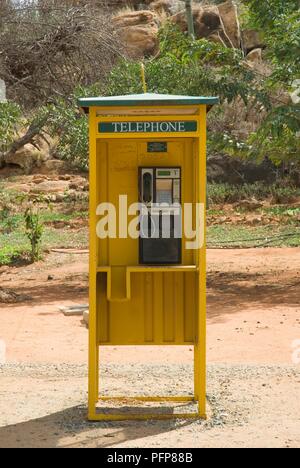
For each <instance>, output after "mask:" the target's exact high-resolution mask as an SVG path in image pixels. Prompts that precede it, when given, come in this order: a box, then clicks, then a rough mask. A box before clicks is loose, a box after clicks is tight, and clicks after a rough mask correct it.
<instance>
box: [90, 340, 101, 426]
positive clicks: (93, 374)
mask: <svg viewBox="0 0 300 468" xmlns="http://www.w3.org/2000/svg"><path fill="white" fill-rule="evenodd" d="M98 353H99V348H98V346H93V347H90V357H89V361H90V362H89V411H88V417H89V419H90V420H93V419H94V417H95V412H96V409H95V406H96V403H97V401H98V398H99V395H98V381H99V371H98V363H99V362H98V358H97V355H98Z"/></svg>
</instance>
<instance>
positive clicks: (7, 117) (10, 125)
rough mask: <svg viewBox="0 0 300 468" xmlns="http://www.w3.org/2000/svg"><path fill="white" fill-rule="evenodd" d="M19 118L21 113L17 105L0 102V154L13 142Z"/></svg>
mask: <svg viewBox="0 0 300 468" xmlns="http://www.w3.org/2000/svg"><path fill="white" fill-rule="evenodd" d="M21 116H22V111H21V108H20V106H18V104H15V103H13V102H10V101H8V102H0V152H5V151H7V149H8V147H9V145H10V144H11V143H12V142H13V140H14V136H15V134H16V129H17V126H18V124H20V122H21Z"/></svg>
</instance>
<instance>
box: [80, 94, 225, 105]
mask: <svg viewBox="0 0 300 468" xmlns="http://www.w3.org/2000/svg"><path fill="white" fill-rule="evenodd" d="M219 102H220V101H219V98H218V97H204V96H203V97H202V96H199V97H197V96H195V97H194V96H186V97H184V96H182V97H181V96H178V97H177V96H174V98H172V96H170V97H169V96H166V97H165V98H164V97H162V96H161V95H158V97H157V99H155V98H153V99H149V98H148V99H144V100H143V98H142V95H141V97H138V98H132V97H131V96H130V95H128V99H124V97H123V98H121V99H120V97H118V96H116V99H112V97H99V98H80V99H78V105H79V106H80V107H104V106H106V107H117V106H120V107H133V106H143V105H148V106H159V105H170V106H176V105H187V106H188V105H193V104H207V105H214V104H218V103H219Z"/></svg>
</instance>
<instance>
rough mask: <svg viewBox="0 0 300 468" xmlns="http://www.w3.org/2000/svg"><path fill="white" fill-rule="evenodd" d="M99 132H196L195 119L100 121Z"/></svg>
mask: <svg viewBox="0 0 300 468" xmlns="http://www.w3.org/2000/svg"><path fill="white" fill-rule="evenodd" d="M99 131H100V132H101V133H185V132H196V131H197V122H196V121H175V122H167V121H163V122H101V123H100V124H99Z"/></svg>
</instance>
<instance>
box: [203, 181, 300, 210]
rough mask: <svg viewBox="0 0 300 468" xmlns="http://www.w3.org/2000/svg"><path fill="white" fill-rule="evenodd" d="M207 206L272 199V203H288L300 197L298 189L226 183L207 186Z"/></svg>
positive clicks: (277, 185)
mask: <svg viewBox="0 0 300 468" xmlns="http://www.w3.org/2000/svg"><path fill="white" fill-rule="evenodd" d="M207 197H208V203H209V205H215V204H217V205H221V204H224V203H235V202H238V201H241V200H249V199H252V198H253V199H256V200H265V199H267V198H272V200H273V202H274V203H283V204H284V203H290V202H292V201H294V200H295V199H296V198H299V197H300V189H299V188H296V187H293V186H282V185H279V184H270V185H266V184H264V183H263V182H256V183H254V184H243V185H231V184H228V183H223V184H216V183H209V184H208V185H207Z"/></svg>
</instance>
